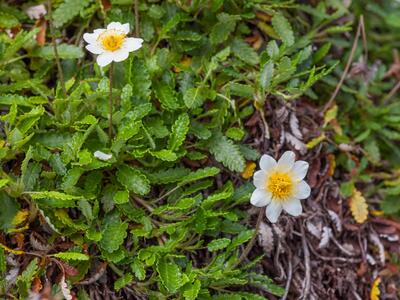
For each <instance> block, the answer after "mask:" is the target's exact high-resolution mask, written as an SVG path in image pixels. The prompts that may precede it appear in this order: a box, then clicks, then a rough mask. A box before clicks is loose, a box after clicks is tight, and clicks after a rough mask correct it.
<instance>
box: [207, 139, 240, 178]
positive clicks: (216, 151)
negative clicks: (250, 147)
mask: <svg viewBox="0 0 400 300" xmlns="http://www.w3.org/2000/svg"><path fill="white" fill-rule="evenodd" d="M207 145H208V148H209V151H210V152H211V153H212V154H213V155H214V157H215V159H216V160H217V161H219V162H221V163H222V164H223V165H224V166H225V167H227V168H228V169H230V170H231V171H235V172H242V171H243V170H244V167H245V165H246V162H245V159H244V158H243V155H242V153H241V152H240V150H239V147H238V146H237V145H235V144H234V143H233V142H232V141H231V140H229V139H228V138H227V137H225V136H223V135H222V134H220V133H218V134H215V135H214V136H213V137H212V138H211V139H210V140H209V141H208V143H207Z"/></svg>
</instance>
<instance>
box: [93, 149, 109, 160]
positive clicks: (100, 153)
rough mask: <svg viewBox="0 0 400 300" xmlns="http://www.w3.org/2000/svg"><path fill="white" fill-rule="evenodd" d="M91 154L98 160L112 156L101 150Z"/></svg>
mask: <svg viewBox="0 0 400 300" xmlns="http://www.w3.org/2000/svg"><path fill="white" fill-rule="evenodd" d="M93 155H94V157H96V158H98V159H100V160H110V159H111V158H112V154H107V153H104V152H101V151H96V152H95V153H93Z"/></svg>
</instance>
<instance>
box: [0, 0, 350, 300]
mask: <svg viewBox="0 0 400 300" xmlns="http://www.w3.org/2000/svg"><path fill="white" fill-rule="evenodd" d="M130 4H131V1H111V7H110V8H106V7H103V6H102V4H101V1H91V0H85V1H75V0H64V1H57V2H56V3H55V5H54V11H53V16H52V21H53V24H54V29H55V34H56V35H57V36H56V37H58V38H60V39H61V40H62V42H61V43H60V44H58V46H57V49H58V56H59V58H60V59H61V66H62V69H63V72H64V77H65V80H66V82H65V87H66V91H67V95H66V97H64V95H63V90H62V82H61V81H60V78H58V79H56V76H57V68H56V64H55V58H56V56H55V54H54V51H53V48H52V45H51V44H50V43H48V44H46V45H44V46H39V45H38V44H37V42H35V39H34V37H35V35H36V34H37V33H38V32H39V29H31V30H27V29H21V30H20V31H19V33H17V34H16V35H15V36H14V37H10V36H8V35H7V34H6V33H5V32H1V33H0V49H1V50H2V51H1V54H0V65H1V66H2V68H1V71H0V81H1V83H0V105H1V106H2V108H3V112H4V114H2V116H1V121H2V124H3V131H2V136H1V141H0V158H1V164H2V173H1V181H0V186H1V191H0V199H1V200H0V201H1V203H2V210H1V211H0V216H2V218H0V228H1V230H2V231H4V233H5V234H6V235H7V236H8V237H10V236H12V235H13V233H14V232H15V231H16V230H19V229H20V228H19V227H18V226H17V225H19V223H15V222H14V223H13V220H15V219H16V216H17V213H18V212H20V211H21V210H23V209H27V208H28V209H29V217H28V220H29V221H28V222H29V223H30V224H29V229H25V230H27V231H26V232H27V233H28V232H32V231H38V232H40V233H41V234H42V235H43V236H44V237H45V240H46V242H47V243H48V244H51V243H53V242H54V243H55V244H57V242H58V241H59V240H60V237H63V238H64V239H66V240H68V241H69V242H70V243H71V245H73V246H71V248H70V249H67V250H68V251H54V249H53V250H47V252H48V253H46V254H45V255H46V256H47V257H51V259H52V260H53V261H54V260H56V261H57V262H58V264H61V261H63V263H64V264H66V263H68V264H70V266H72V267H74V268H76V269H77V270H78V275H76V276H71V277H70V278H67V279H68V280H67V281H68V285H67V284H66V283H65V281H61V282H60V284H59V287H58V288H59V289H61V291H62V293H63V294H64V296H65V295H66V293H67V292H66V289H68V286H69V287H74V289H76V290H77V291H78V290H79V293H78V295H79V299H85V293H86V292H85V291H84V289H83V288H82V287H80V285H78V284H77V283H78V282H80V281H82V280H84V278H87V277H90V276H91V274H92V272H93V270H92V268H91V266H95V265H97V264H99V263H100V262H106V263H107V265H108V266H109V267H110V269H109V270H110V272H113V273H115V274H116V277H113V276H109V277H107V278H108V280H111V282H109V283H112V284H111V285H110V286H113V287H114V289H115V290H116V291H117V292H119V293H122V294H121V295H124V294H123V293H127V290H125V288H126V287H129V289H130V290H133V291H134V292H135V293H138V294H139V295H148V296H149V297H150V298H151V299H167V298H168V297H175V298H177V299H211V298H212V299H226V298H232V297H234V298H235V299H264V297H263V296H261V295H262V294H263V293H262V292H257V291H264V292H265V291H266V292H268V293H272V294H275V295H278V296H280V295H282V294H283V292H284V289H283V288H282V287H280V286H278V285H276V284H274V283H273V282H272V280H271V279H270V278H269V277H267V276H266V275H265V274H257V273H256V272H255V271H254V269H253V265H254V264H255V263H257V260H256V261H255V262H253V263H250V264H248V265H245V266H241V265H239V266H238V259H239V256H240V253H241V249H242V247H243V245H245V244H246V243H247V242H248V241H249V240H250V239H251V238H252V237H253V235H254V230H253V229H252V228H251V227H250V226H248V225H246V224H247V222H248V220H249V216H248V215H247V214H246V213H245V211H243V207H242V205H243V204H244V203H247V202H248V200H249V196H250V194H251V192H252V190H253V187H252V185H251V184H250V183H242V182H241V183H240V184H238V180H237V173H240V172H242V171H243V170H244V168H245V164H246V161H247V160H256V159H257V158H258V157H259V155H260V153H258V150H257V149H253V148H252V147H251V146H249V145H246V144H245V143H243V141H244V140H245V139H246V137H247V135H248V133H247V132H246V128H245V127H244V125H243V124H244V121H245V120H246V119H247V118H249V117H250V116H251V115H253V114H254V113H255V110H256V109H259V108H260V107H262V105H263V103H264V101H265V99H266V97H270V96H274V97H280V98H282V99H286V100H290V99H296V98H298V97H300V96H302V95H304V94H307V95H309V96H310V97H314V96H315V93H314V92H313V91H312V90H311V87H312V86H313V84H314V83H315V82H316V81H317V80H319V79H321V78H322V77H323V76H325V75H327V74H328V73H329V72H331V71H332V69H333V68H334V66H335V62H333V61H330V62H329V64H327V65H323V64H321V59H322V58H323V57H324V56H325V55H326V54H327V52H328V50H329V47H327V46H325V45H324V46H323V47H322V48H320V50H318V51H316V52H314V51H313V48H312V47H313V46H312V44H313V40H314V38H316V36H317V33H318V31H319V30H320V29H321V28H324V30H327V29H326V24H328V23H329V22H330V21H331V20H333V19H335V18H337V17H339V16H341V15H342V14H343V11H341V10H340V9H339V8H337V7H336V9H337V11H338V13H336V14H335V15H334V16H330V15H329V14H328V8H327V7H325V10H323V9H322V8H320V10H323V11H321V14H320V15H319V16H315V20H314V21H313V23H312V27H310V28H303V29H302V30H301V31H304V32H296V31H295V30H294V29H293V27H292V25H291V22H289V21H288V18H286V17H285V14H286V10H284V9H281V7H280V5H279V4H274V5H267V4H261V2H260V1H256V0H254V1H244V2H242V1H225V2H224V1H217V0H213V1H191V2H190V4H188V2H187V3H186V4H183V3H182V1H177V2H176V3H172V2H170V1H162V2H157V3H154V1H140V5H139V14H140V22H139V25H140V28H139V29H140V36H141V37H142V38H143V39H144V40H145V43H144V47H143V48H142V49H141V50H140V51H137V52H135V53H134V54H131V55H130V57H129V58H128V59H127V60H126V61H124V62H122V63H118V64H116V65H115V70H114V78H115V80H114V82H113V85H112V91H113V95H114V99H115V107H114V115H113V124H112V125H113V128H112V132H113V137H112V138H111V139H110V138H109V137H108V135H107V130H108V124H109V123H108V121H109V120H108V115H109V107H108V91H109V88H110V82H109V79H108V77H107V72H106V71H107V70H103V69H101V68H99V67H98V66H97V65H95V64H94V63H93V57H92V56H91V55H86V56H85V53H84V51H83V50H82V47H81V44H82V43H81V37H82V32H83V31H89V30H91V29H92V28H97V27H102V26H103V24H107V23H109V22H111V21H119V22H129V23H130V25H131V28H132V27H134V24H135V20H134V14H133V13H132V7H131V6H130ZM2 5H3V4H2ZM286 5H287V4H285V3H283V4H282V7H285V6H286ZM2 7H3V8H4V13H3V12H2V14H7V17H4V16H3V15H0V20H1V22H0V27H3V28H9V27H14V26H16V24H24V23H25V22H27V23H31V24H33V21H30V20H29V19H28V18H27V16H26V15H25V14H24V13H22V12H21V10H19V9H15V8H13V7H11V6H7V5H3V6H2ZM302 9H304V11H305V12H312V10H311V8H310V7H308V6H304V7H302ZM329 9H330V8H329ZM256 11H258V12H263V13H266V14H268V15H270V16H271V17H272V21H271V25H268V24H267V23H265V22H264V21H260V20H257V19H256V15H255V12H256ZM255 22H258V25H257V26H258V27H257V28H259V29H257V30H260V31H261V32H262V33H263V34H265V35H267V36H270V37H272V39H271V40H270V41H269V42H268V43H267V44H265V45H264V46H263V48H261V49H259V50H258V51H256V50H255V49H254V48H253V47H251V45H249V44H248V43H247V42H246V41H245V38H246V37H247V36H249V35H251V34H252V31H253V30H256V28H255V25H254V23H255ZM24 28H25V27H24ZM134 30H135V29H134ZM64 34H68V35H69V36H67V37H66V36H65V35H64ZM47 40H48V41H49V42H50V40H51V37H50V36H48V37H47ZM264 48H265V49H264ZM253 101H255V103H256V104H255V106H253V105H252V104H253ZM96 151H102V152H104V153H107V154H112V158H111V159H109V160H100V159H97V158H96V157H95V156H94V152H96ZM42 228H46V230H44V231H43V230H42ZM6 240H7V241H9V239H6ZM2 249H3V248H0V251H1V252H0V272H1V273H2V274H4V268H3V267H4V263H3V262H4V255H5V254H4V253H5V252H4V251H3V250H2ZM5 249H6V251H14V250H12V249H9V248H5ZM14 252H15V251H14ZM16 254H20V253H16ZM44 270H45V266H44V265H43V264H39V263H38V261H37V260H32V261H31V262H30V264H29V265H28V266H27V267H26V268H25V271H24V272H23V273H22V274H21V275H20V276H19V277H18V279H17V282H16V286H15V287H12V292H13V293H16V294H19V296H20V297H21V298H24V297H26V295H27V292H28V290H29V289H30V284H31V280H32V279H33V278H34V277H35V276H41V275H43V273H44ZM75 284H77V285H75ZM0 288H1V289H3V290H4V282H3V281H0ZM55 289H56V290H57V287H56V288H55ZM86 297H87V296H86Z"/></svg>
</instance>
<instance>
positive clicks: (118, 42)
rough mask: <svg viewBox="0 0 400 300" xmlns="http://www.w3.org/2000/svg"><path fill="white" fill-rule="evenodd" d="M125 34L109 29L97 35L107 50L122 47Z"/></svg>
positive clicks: (115, 49)
mask: <svg viewBox="0 0 400 300" xmlns="http://www.w3.org/2000/svg"><path fill="white" fill-rule="evenodd" d="M125 37H126V34H125V33H124V32H122V31H120V30H115V29H110V30H106V31H104V32H103V33H102V34H100V35H99V37H98V40H99V41H100V43H101V44H102V46H103V48H104V49H105V50H107V51H117V50H118V49H120V48H121V47H122V44H123V42H124V40H125Z"/></svg>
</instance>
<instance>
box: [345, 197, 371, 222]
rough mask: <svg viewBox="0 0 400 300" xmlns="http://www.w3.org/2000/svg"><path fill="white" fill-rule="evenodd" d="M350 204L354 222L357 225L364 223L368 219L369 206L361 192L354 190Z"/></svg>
mask: <svg viewBox="0 0 400 300" xmlns="http://www.w3.org/2000/svg"><path fill="white" fill-rule="evenodd" d="M349 204H350V210H351V214H352V215H353V218H354V220H356V222H357V223H364V222H365V220H367V218H368V205H367V202H366V200H365V198H364V196H363V195H362V194H361V192H360V191H358V190H357V189H354V191H353V195H352V196H351V197H350V202H349Z"/></svg>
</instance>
